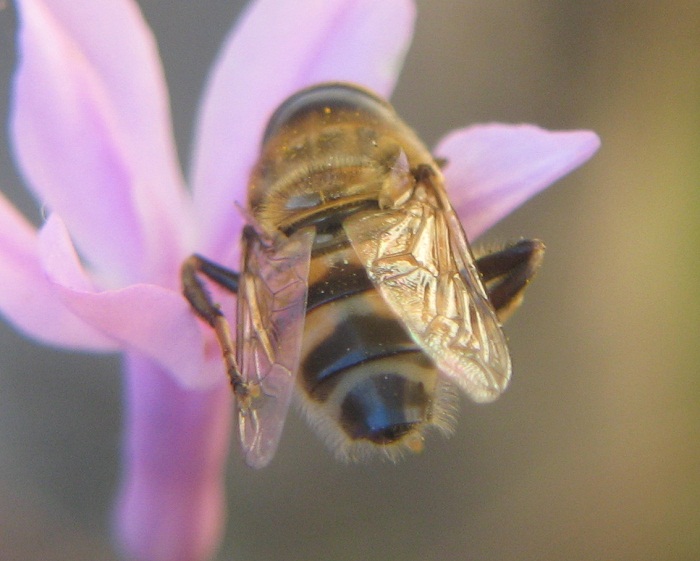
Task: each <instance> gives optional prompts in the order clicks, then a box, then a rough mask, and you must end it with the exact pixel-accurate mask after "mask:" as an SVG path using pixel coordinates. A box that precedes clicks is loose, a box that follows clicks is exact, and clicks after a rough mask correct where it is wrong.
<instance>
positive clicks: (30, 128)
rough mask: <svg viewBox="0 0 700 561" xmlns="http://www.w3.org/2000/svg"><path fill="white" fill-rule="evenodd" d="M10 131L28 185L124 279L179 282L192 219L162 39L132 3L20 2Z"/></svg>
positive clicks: (103, 265) (94, 257)
mask: <svg viewBox="0 0 700 561" xmlns="http://www.w3.org/2000/svg"><path fill="white" fill-rule="evenodd" d="M18 10H19V29H18V53H19V64H18V70H17V74H16V76H15V82H14V92H13V97H12V109H11V131H12V138H13V143H14V148H15V154H16V157H17V160H18V164H19V166H20V168H21V171H22V172H23V174H24V176H25V178H26V180H27V184H28V186H29V187H30V188H31V189H32V190H33V191H34V192H35V193H36V195H37V196H38V198H39V199H40V200H41V201H42V202H44V203H46V204H47V205H48V206H49V207H50V208H51V210H53V211H57V212H59V213H60V214H61V216H62V217H63V218H64V220H65V221H66V223H67V224H68V226H69V228H70V230H71V233H72V235H73V237H74V239H75V240H76V243H77V244H78V246H79V247H80V249H81V252H82V253H83V254H84V255H85V256H86V257H87V259H88V260H89V261H91V262H92V263H93V264H95V265H96V266H98V267H99V268H100V269H101V270H103V271H110V272H111V273H112V274H113V275H114V277H115V280H117V281H119V282H126V281H127V280H133V279H134V278H139V279H140V280H143V278H144V277H147V276H149V275H150V276H157V275H162V276H165V275H163V273H162V271H161V269H163V268H165V269H167V272H168V273H169V274H170V277H171V278H172V276H173V275H172V273H173V271H172V268H173V265H172V263H173V262H174V261H176V260H178V259H176V257H178V258H179V257H180V256H181V253H182V250H181V248H180V245H181V242H180V238H181V235H180V234H179V232H180V230H181V229H182V228H187V227H188V217H187V216H186V214H185V209H184V207H183V201H184V199H183V193H184V191H183V188H182V180H181V177H180V173H179V170H178V167H177V162H176V160H175V151H174V146H173V142H172V132H171V130H170V123H169V115H168V100H167V93H166V90H165V82H164V80H163V76H162V70H161V68H160V62H159V59H158V53H157V50H156V47H155V43H154V41H153V38H152V36H151V34H150V31H149V30H148V28H147V26H146V25H145V23H144V21H143V19H142V17H141V14H140V13H139V11H138V9H137V8H136V6H135V4H133V2H130V1H126V0H104V1H100V2H92V1H89V0H58V1H54V2H50V3H49V2H43V1H41V0H21V1H20V2H18Z"/></svg>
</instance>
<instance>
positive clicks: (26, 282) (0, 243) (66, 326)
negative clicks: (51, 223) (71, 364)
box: [0, 194, 117, 351]
mask: <svg viewBox="0 0 700 561" xmlns="http://www.w3.org/2000/svg"><path fill="white" fill-rule="evenodd" d="M0 279H2V282H1V283H0V312H1V313H2V314H3V315H4V316H5V317H6V318H7V319H8V320H9V321H10V322H12V324H13V325H14V326H15V327H16V328H17V329H19V330H20V331H22V332H23V333H24V334H25V335H28V336H29V337H32V338H34V339H38V340H40V341H42V342H44V343H48V344H50V345H57V346H60V347H67V348H71V349H81V350H90V351H112V350H117V344H116V342H115V341H113V340H111V339H109V338H108V337H106V336H105V335H103V334H102V333H100V332H98V331H96V330H95V329H93V328H92V327H90V326H88V325H87V324H86V323H85V322H83V321H82V320H80V319H78V318H77V317H76V316H75V315H74V314H73V313H71V312H70V311H68V309H67V308H66V307H65V306H64V305H63V304H62V303H61V301H60V300H59V299H58V297H57V295H56V292H55V290H54V286H53V285H52V283H50V282H49V280H48V279H47V278H46V274H45V273H44V271H43V269H42V267H41V263H40V261H39V256H38V248H37V239H36V232H35V230H34V228H32V226H31V225H30V224H29V223H28V222H27V221H26V220H25V219H24V217H22V216H21V215H20V214H19V213H18V212H17V211H16V210H15V209H14V207H13V206H12V205H11V204H10V203H9V202H8V201H7V200H6V199H5V198H4V197H3V196H2V194H0Z"/></svg>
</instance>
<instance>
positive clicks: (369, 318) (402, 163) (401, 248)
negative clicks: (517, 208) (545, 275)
mask: <svg viewBox="0 0 700 561" xmlns="http://www.w3.org/2000/svg"><path fill="white" fill-rule="evenodd" d="M245 212H246V214H247V217H248V224H247V225H246V226H245V228H244V231H243V240H242V242H243V253H242V270H241V272H240V273H237V272H234V271H231V270H229V269H227V268H224V267H222V266H221V265H218V264H216V263H213V262H212V261H209V260H207V259H206V258H204V257H201V256H199V255H193V256H192V257H190V258H189V259H188V260H187V261H186V262H185V264H184V265H183V267H182V282H183V290H184V294H185V296H186V298H187V299H188V300H189V302H190V303H191V305H192V307H193V309H194V311H195V312H196V313H197V314H198V315H199V316H200V317H201V318H203V319H204V320H205V321H207V322H208V323H209V324H210V325H211V327H212V328H213V329H214V331H215V333H216V337H217V339H218V342H219V344H220V346H221V349H222V352H223V357H224V361H225V364H226V368H227V372H228V375H229V377H230V380H231V384H232V386H233V391H234V393H235V395H236V409H237V417H238V428H239V436H240V440H241V444H242V448H243V452H244V455H245V459H246V462H247V463H248V464H249V465H251V466H253V467H262V466H264V465H266V464H267V463H268V462H269V461H270V459H271V458H272V456H273V455H274V453H275V450H276V448H277V445H278V442H279V439H280V435H281V432H282V427H283V424H284V420H285V417H286V415H287V411H288V408H289V405H290V401H291V399H292V393H293V390H294V389H295V388H296V392H295V393H296V394H297V395H298V396H299V401H300V403H301V408H302V410H303V411H304V412H305V413H306V415H307V417H308V419H309V420H310V423H311V425H312V426H314V427H315V428H316V429H317V430H318V432H319V434H320V435H321V436H322V437H323V438H324V439H325V440H326V441H327V442H328V443H329V445H330V446H331V448H332V449H333V450H334V451H335V453H336V455H337V456H339V457H341V458H345V459H350V460H357V459H362V458H364V457H366V456H368V455H371V454H372V453H374V452H379V453H380V454H382V455H384V456H387V457H389V458H391V459H394V458H396V457H398V456H400V455H401V454H402V453H403V452H404V451H407V450H409V451H418V450H421V449H422V447H423V440H424V435H425V433H426V432H428V431H430V430H433V429H436V430H437V431H439V432H444V433H449V432H450V431H451V429H452V425H453V421H452V419H453V417H454V415H453V411H454V409H455V403H456V393H457V392H455V390H454V388H458V389H459V390H461V391H462V392H463V393H465V394H466V395H467V396H468V397H470V398H471V399H472V400H474V401H477V402H488V401H491V400H493V399H495V398H496V397H497V396H498V395H499V394H500V393H501V392H503V390H504V389H505V387H506V386H507V384H508V381H509V379H510V374H511V363H510V357H509V354H508V348H507V346H506V340H505V337H504V335H503V332H502V331H501V327H500V324H501V322H502V321H503V320H504V319H505V318H506V317H507V316H508V315H509V314H510V313H511V312H512V311H513V310H514V309H515V308H516V307H517V306H518V305H519V304H520V301H521V300H522V294H523V291H524V288H525V286H526V284H527V283H528V281H529V280H530V279H531V277H532V276H533V274H534V272H535V270H536V269H537V268H538V267H539V265H540V263H541V260H542V256H543V252H544V246H543V244H542V243H541V242H539V241H536V240H522V241H520V242H518V243H515V244H514V245H511V246H508V247H506V248H504V249H502V250H500V251H497V252H494V253H491V254H488V255H484V256H482V257H480V258H478V259H475V257H474V256H473V254H472V250H471V248H470V246H469V243H468V242H467V239H466V236H465V234H464V231H463V229H462V226H461V224H460V222H459V220H458V218H457V216H456V214H455V212H454V210H453V209H452V206H451V205H450V203H449V201H448V199H447V195H446V192H445V188H444V185H443V178H442V174H441V171H440V164H439V163H438V162H437V161H436V160H435V159H434V158H433V156H432V155H431V154H430V152H429V151H428V149H427V148H426V147H425V146H424V145H423V144H422V143H421V141H420V140H419V139H418V138H417V136H416V135H415V133H414V132H413V131H412V130H411V129H410V128H409V127H408V126H407V125H406V124H404V123H403V121H401V120H400V118H399V117H398V116H397V115H396V113H395V111H394V109H393V108H392V107H391V105H389V104H388V103H387V102H386V101H384V100H382V99H381V98H379V97H378V96H376V95H375V94H373V93H371V92H369V91H367V90H365V89H363V88H360V87H358V86H355V85H352V84H347V83H326V84H320V85H317V86H314V87H311V88H308V89H305V90H302V91H300V92H298V93H296V94H295V95H293V96H292V97H290V98H289V99H287V100H286V101H285V102H284V103H283V104H282V105H281V106H280V107H279V109H277V111H276V112H275V113H274V114H273V116H272V117H271V119H270V121H269V123H268V126H267V130H266V132H265V134H264V139H263V142H262V149H261V155H260V158H259V161H258V163H257V165H256V167H255V168H254V170H253V172H252V175H251V178H250V183H249V191H248V206H247V210H246V211H245ZM204 277H206V278H208V279H209V280H211V281H213V282H215V283H217V284H219V285H221V286H222V287H224V288H225V289H227V290H229V291H231V292H233V293H236V294H237V318H236V333H237V334H236V337H235V342H234V339H233V337H232V334H231V330H230V328H229V322H228V321H227V319H226V318H225V317H224V315H223V314H222V312H221V311H220V310H219V308H218V306H217V305H215V304H214V303H213V302H212V300H211V297H210V295H209V293H208V291H207V290H206V288H205V285H204V283H203V278H204Z"/></svg>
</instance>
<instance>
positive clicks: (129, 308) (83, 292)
mask: <svg viewBox="0 0 700 561" xmlns="http://www.w3.org/2000/svg"><path fill="white" fill-rule="evenodd" d="M39 242H40V254H41V259H42V262H43V266H44V269H45V270H46V273H47V275H48V276H49V279H50V280H51V281H53V283H54V290H55V293H56V294H57V296H58V298H59V299H60V300H61V302H63V304H64V305H65V306H66V307H67V308H68V309H69V310H70V311H71V312H73V313H74V314H75V315H76V316H78V317H79V318H81V319H82V320H83V321H85V322H86V323H88V324H89V325H91V326H93V327H94V328H96V329H98V330H99V331H100V332H102V333H105V334H106V335H108V336H110V337H112V338H113V339H115V340H116V341H119V342H120V343H121V344H122V345H123V346H125V347H127V348H129V349H132V350H137V351H139V352H140V353H142V354H143V355H145V356H147V357H149V358H150V359H151V360H153V361H154V362H156V363H158V364H159V365H160V366H161V367H162V368H165V369H166V370H168V371H169V372H172V374H173V375H174V376H175V377H176V379H177V380H178V382H179V383H181V384H183V385H184V386H185V387H190V388H192V387H196V388H202V387H210V386H211V385H212V384H215V383H217V382H218V381H220V380H224V379H226V378H225V372H224V368H223V365H222V362H221V359H220V354H219V353H218V352H217V351H216V346H215V345H214V344H213V341H212V343H209V341H208V340H207V341H206V344H207V346H206V347H205V338H204V334H203V330H202V327H201V326H200V325H199V322H198V320H197V319H196V318H195V315H194V314H193V312H192V310H191V309H190V306H189V305H188V304H187V302H186V301H185V299H184V298H183V297H182V295H181V294H180V293H179V292H176V291H174V290H170V289H167V288H163V287H161V286H158V285H154V284H134V285H130V286H127V287H126V288H122V289H119V290H107V291H102V292H98V291H96V289H95V288H94V286H93V285H92V283H91V282H90V280H89V278H88V277H87V275H86V274H85V272H84V271H83V269H82V266H81V264H80V262H79V260H78V257H77V255H76V254H75V250H74V249H73V246H72V244H71V241H70V238H69V236H68V232H67V230H66V228H65V226H64V225H63V223H62V222H61V220H60V219H59V218H58V217H56V216H55V215H53V216H51V217H50V218H49V219H48V220H47V222H46V224H45V225H44V227H43V228H42V230H41V232H40V238H39ZM205 348H206V349H210V352H206V354H205Z"/></svg>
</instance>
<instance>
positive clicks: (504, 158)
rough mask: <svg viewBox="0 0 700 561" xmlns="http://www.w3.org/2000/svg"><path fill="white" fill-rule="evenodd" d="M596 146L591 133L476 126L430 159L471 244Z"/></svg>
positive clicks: (439, 148)
mask: <svg viewBox="0 0 700 561" xmlns="http://www.w3.org/2000/svg"><path fill="white" fill-rule="evenodd" d="M599 146H600V139H599V138H598V136H597V135H596V134H595V133H593V132H590V131H547V130H544V129H541V128H539V127H536V126H533V125H502V124H488V125H475V126H471V127H468V128H466V129H461V130H457V131H454V132H452V133H450V134H449V135H447V136H446V137H445V138H444V139H443V140H442V141H441V142H440V143H439V144H438V146H437V148H435V155H436V156H438V157H440V158H446V159H447V167H446V168H445V170H444V174H445V182H446V184H447V188H448V192H449V195H450V199H451V201H452V204H453V205H454V207H455V210H456V211H457V213H458V214H459V215H460V217H461V218H462V221H463V224H464V228H465V230H466V232H467V236H468V237H469V238H470V239H474V238H476V237H478V236H479V235H481V234H482V233H483V232H484V231H486V230H487V229H488V228H490V227H491V226H493V225H494V224H495V223H496V222H498V221H499V220H500V219H501V218H503V217H504V216H506V215H507V214H509V213H511V212H512V211H513V210H515V209H516V208H517V207H519V206H520V205H521V204H523V203H524V202H525V201H527V200H528V199H530V198H531V197H533V196H535V195H536V194H537V193H539V192H540V191H542V190H543V189H545V188H546V187H548V186H549V185H551V184H552V183H554V182H555V181H556V180H558V179H559V178H561V177H563V176H564V175H566V174H567V173H569V172H570V171H571V170H573V169H575V168H577V167H578V166H580V165H581V164H583V163H584V162H585V161H586V160H588V159H589V158H590V157H591V156H592V155H593V154H594V153H595V151H596V150H597V149H598V147H599Z"/></svg>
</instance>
